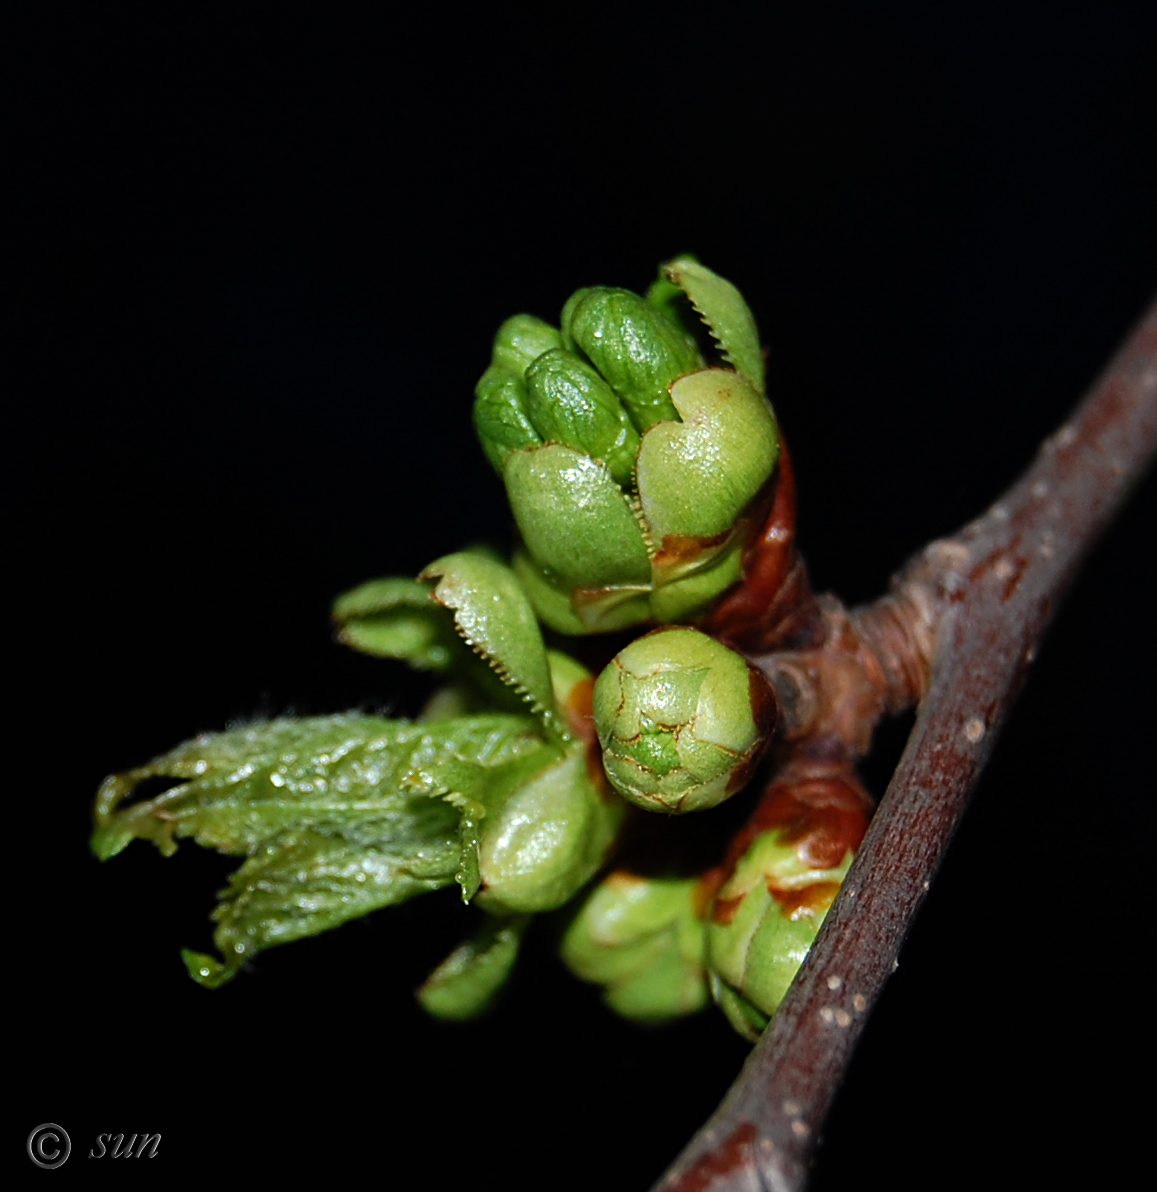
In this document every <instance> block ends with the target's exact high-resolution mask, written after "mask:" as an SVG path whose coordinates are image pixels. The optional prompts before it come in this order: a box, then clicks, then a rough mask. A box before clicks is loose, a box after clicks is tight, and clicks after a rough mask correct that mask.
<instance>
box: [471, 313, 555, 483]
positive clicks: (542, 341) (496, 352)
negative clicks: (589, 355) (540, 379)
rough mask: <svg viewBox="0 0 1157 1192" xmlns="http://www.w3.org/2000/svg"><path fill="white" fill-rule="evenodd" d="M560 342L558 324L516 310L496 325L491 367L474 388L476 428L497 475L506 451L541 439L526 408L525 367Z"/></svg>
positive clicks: (523, 446) (536, 442) (527, 445)
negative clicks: (517, 312) (515, 313)
mask: <svg viewBox="0 0 1157 1192" xmlns="http://www.w3.org/2000/svg"><path fill="white" fill-rule="evenodd" d="M561 346H562V336H561V335H559V333H558V331H557V329H556V328H554V327H552V326H551V325H550V324H549V323H544V322H543V321H542V320H541V319H536V318H535V317H534V316H533V315H515V316H514V317H513V318H510V319H507V320H506V322H505V323H503V324H502V326H501V327H499V328H498V334H497V335H496V336H495V337H494V347H493V350H492V355H491V363H490V367H489V368H488V369H487V370H486V371H485V372H484V373H483V374H482V377H481V379H480V380H479V382H478V384H477V385H476V386H475V388H474V399H475V400H474V429H475V431H476V432H477V434H478V439H479V441H480V442H481V443H482V449H483V450H484V451H485V452H486V458H487V459H488V460H490V462H491V464H492V465H493V466H494V469H495V471H496V472H498V474H499V475H501V474H502V464H503V461H504V460H505V459H506V457H507V456H508V455H509V454H510V452H512V451H515V450H518V449H520V448H525V447H534V446H536V445H537V444H539V443H541V442H542V440H543V437H544V436H543V435H542V434H540V433H539V431H537V430H536V429H535V427H534V424H533V423H532V421H531V419H530V417H529V416H528V414H527V394H526V380H525V377H526V370H527V368H528V367H529V366H530V365H531V364H533V363H534V361H535V360H537V359H538V357H539V356H541V355H542V354H543V353H544V352H550V351H553V350H555V349H556V348H559V347H561Z"/></svg>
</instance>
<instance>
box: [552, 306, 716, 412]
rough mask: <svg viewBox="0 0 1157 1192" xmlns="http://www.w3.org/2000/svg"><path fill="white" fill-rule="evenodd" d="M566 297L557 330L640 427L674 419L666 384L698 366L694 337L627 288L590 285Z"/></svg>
mask: <svg viewBox="0 0 1157 1192" xmlns="http://www.w3.org/2000/svg"><path fill="white" fill-rule="evenodd" d="M576 298H577V301H574V302H573V303H568V305H567V307H566V309H565V313H564V319H563V327H562V333H563V337H564V339H565V340H566V342H567V343H568V344H569V343H573V344H575V345H576V346H577V347H578V348H580V349H581V350H582V351H583V352H584V353H585V355H586V357H587V359H589V360H590V362H591V363H592V364H593V365H594V366H595V368H597V369H598V370H599V372H600V373H601V374H602V375H603V377H605V378H606V380H607V382H608V384H609V385H610V386H611V388H612V389H613V390H614V391H615V392H616V393H617V394H618V395H619V397H620V398H621V399H622V402H623V405H624V406H626V408H627V411H628V412H629V414H630V416H631V419H632V421H633V422H634V424H635V426H636V427H638V429H639V431H640V432H642V431H645V430H646V429H647V428H648V427H650V426H654V424H655V423H656V422H663V421H671V422H677V421H678V419H679V415H678V414H677V413H676V411H675V407H674V406H673V405H672V404H671V397H670V394H669V393H668V388H669V387H670V385H671V384H672V382H674V381H676V380H678V379H679V377H681V376H683V375H684V373H689V372H695V371H697V370H698V369H701V368H702V367H703V357H702V356H701V355H700V354H699V349H698V348H697V347H696V345H695V341H694V339H693V338H691V337H690V336H689V335H688V334H687V333H686V332H684V331H683V330H682V329H681V328H680V327H679V326H677V325H676V324H675V323H674V322H673V321H672V320H671V319H670V318H669V317H668V316H667V315H666V314H664V313H663V312H662V311H661V310H659V309H657V308H656V307H654V306H652V305H651V304H650V303H648V302H647V301H646V300H645V299H643V298H640V297H639V295H638V294H633V293H631V291H630V290H618V289H612V288H610V287H609V286H594V287H592V288H590V289H587V290H582V291H580V292H579V294H578V295H576Z"/></svg>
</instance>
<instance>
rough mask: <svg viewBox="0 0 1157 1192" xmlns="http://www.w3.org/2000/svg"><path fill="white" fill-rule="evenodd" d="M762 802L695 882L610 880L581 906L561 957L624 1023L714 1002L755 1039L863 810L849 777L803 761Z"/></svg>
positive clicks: (853, 842)
mask: <svg viewBox="0 0 1157 1192" xmlns="http://www.w3.org/2000/svg"><path fill="white" fill-rule="evenodd" d="M802 769H803V770H804V771H808V772H805V773H802V774H801V773H798V772H797V773H793V772H791V767H790V766H789V771H788V773H787V774H786V775H784V776H783V777H781V778H780V779H779V780H777V781H776V782H774V783H773V784H772V785H771V787H769V788H768V790H767V791H766V792H765V794H764V795H763V797H762V799H761V801H760V804H759V806H758V809H757V811H756V813H755V815H754V817H753V820H752V822H751V823H750V824H749V825H748V828H747V829H746V830H745V831H744V833H742V834H741V837H740V838H739V839H738V840H737V841H736V842H735V844H734V845H733V847H732V852H731V856H730V857H729V858H728V861H727V862H726V863H725V864H724V865H723V866H721V867H720V868H719V869H717V870H711V871H708V872H707V873H706V874H703V875H702V876H700V877H699V878H674V877H671V878H658V877H647V878H644V877H641V876H638V875H636V874H633V873H628V872H624V871H616V872H614V873H611V874H610V875H608V876H607V877H606V878H604V879H603V880H602V881H601V882H600V883H599V884H598V885H597V886H596V887H595V888H594V890H593V891H591V893H590V894H589V895H588V896H587V898H586V900H585V902H584V903H583V904H582V906H581V907H580V909H579V910H578V912H577V913H576V914H575V915H574V917H573V919H572V921H571V923H570V926H569V928H568V930H567V932H566V934H565V935H564V937H563V942H562V958H563V960H564V961H565V962H566V964H567V965H568V966H569V968H570V969H571V971H572V972H573V973H574V974H575V975H576V976H578V977H581V978H582V979H583V980H585V981H590V982H592V983H594V984H598V985H602V986H603V989H604V994H603V996H604V1000H605V1001H606V1002H607V1004H608V1005H610V1006H611V1007H612V1008H613V1009H614V1010H616V1011H617V1012H618V1013H620V1014H622V1015H624V1016H625V1017H628V1018H636V1019H639V1020H642V1021H647V1022H660V1021H663V1020H667V1019H672V1018H677V1017H680V1016H681V1015H684V1014H688V1013H691V1012H692V1011H694V1010H696V1009H698V1008H699V1007H700V1006H702V1005H704V1004H706V1002H707V1001H708V1000H710V999H713V1000H714V1001H715V1002H716V1003H717V1004H718V1005H719V1007H720V1008H721V1009H722V1010H723V1012H724V1013H725V1014H726V1015H727V1018H728V1020H729V1021H730V1022H731V1024H732V1025H733V1026H734V1027H735V1029H736V1030H737V1031H738V1032H739V1033H740V1034H741V1035H744V1036H745V1037H746V1038H748V1039H755V1038H757V1037H758V1035H759V1033H760V1032H761V1031H762V1030H763V1028H764V1027H765V1026H766V1025H767V1022H768V1020H769V1019H770V1017H771V1016H772V1014H774V1013H775V1011H776V1009H777V1008H778V1007H779V1004H780V1002H781V1001H782V1000H783V998H784V995H785V994H786V993H787V989H788V986H789V985H790V984H791V982H792V979H793V978H794V977H795V974H796V972H797V971H798V970H799V967H800V965H801V964H802V963H803V960H804V957H805V956H806V955H807V952H808V949H809V948H810V947H811V945H812V943H813V942H814V940H815V937H816V935H817V933H818V932H819V929H820V927H821V925H822V924H823V921H824V917H825V916H826V914H827V912H828V910H829V908H830V907H831V904H832V902H833V901H834V899H835V896H836V893H837V891H838V890H839V886H840V883H841V882H842V881H843V879H844V876H845V875H846V874H847V871H848V869H849V867H850V866H851V863H852V860H853V858H854V856H855V853H856V850H857V849H858V848H859V846H860V843H861V841H862V840H863V836H864V832H865V830H866V828H867V824H868V818H869V815H870V813H871V800H870V799H869V798H868V797H867V795H866V794H865V793H864V791H863V789H862V787H861V786H860V785H859V783H858V781H857V780H856V779H855V776H854V775H853V774H852V773H851V771H850V770H849V769H847V768H846V767H843V766H841V765H838V764H833V765H828V764H826V763H822V762H820V763H810V762H805V763H804V764H803V767H802Z"/></svg>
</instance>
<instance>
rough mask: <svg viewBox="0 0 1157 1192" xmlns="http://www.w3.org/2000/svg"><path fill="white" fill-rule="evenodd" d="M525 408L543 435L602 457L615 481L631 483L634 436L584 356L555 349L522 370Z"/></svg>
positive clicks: (623, 413)
mask: <svg viewBox="0 0 1157 1192" xmlns="http://www.w3.org/2000/svg"><path fill="white" fill-rule="evenodd" d="M526 392H527V405H526V409H527V413H528V414H529V415H530V420H531V422H532V423H533V425H534V428H535V430H537V431H538V433H539V434H540V435H541V436H542V438H543V439H544V440H547V441H549V442H554V443H565V444H566V445H567V446H568V447H574V448H576V449H577V450H579V451H582V452H583V453H584V454H586V455H589V456H591V457H592V458H593V459H601V460H602V461H603V462H604V463H605V464H606V465H607V468H608V469H609V471H610V473H611V477H612V478H613V479H614V481H615V483H616V484H619V485H626V484H630V482H631V473H632V472H633V471H634V468H635V456H636V454H637V453H638V450H639V436H638V434H637V432H636V431H635V428H634V426H633V425H632V424H631V420H630V418H628V417H627V411H626V410H625V409H623V406H622V403H621V402H620V401H619V399H618V398H617V397H616V396H615V393H614V391H613V390H612V389H611V387H610V386H609V385H608V384H607V383H606V381H604V380H603V379H602V377H600V376H599V374H598V373H597V372H595V370H594V369H593V368H591V366H590V365H589V364H587V363H586V362H585V361H582V360H580V359H579V358H578V357H577V356H575V355H574V354H573V353H571V352H567V351H564V350H563V349H561V348H559V349H556V350H554V351H550V352H544V353H543V354H542V355H541V356H539V357H538V359H537V360H535V361H534V363H533V364H531V365H530V367H529V368H527V370H526Z"/></svg>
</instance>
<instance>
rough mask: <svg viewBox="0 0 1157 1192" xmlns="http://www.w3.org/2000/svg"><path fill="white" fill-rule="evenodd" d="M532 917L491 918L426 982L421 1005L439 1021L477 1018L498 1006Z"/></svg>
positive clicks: (422, 990)
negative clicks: (498, 999) (499, 996)
mask: <svg viewBox="0 0 1157 1192" xmlns="http://www.w3.org/2000/svg"><path fill="white" fill-rule="evenodd" d="M529 922H530V916H529V915H516V916H514V917H513V918H510V919H499V918H489V917H488V918H487V919H486V920H485V921H484V922H483V923H482V926H481V927H480V928H479V930H478V932H477V933H476V934H475V935H474V936H472V937H471V938H470V939H468V940H467V941H466V942H465V943H463V944H460V945H459V946H458V947H457V948H455V949H454V951H453V952H451V953H450V955H449V956H447V957H446V959H445V960H443V961H442V963H441V964H440V965H438V967H437V968H436V969H435V970H434V971H433V972H432V973H431V974H430V975H429V977H427V978H426V980H425V982H424V983H423V984H422V987H421V988H420V989H419V990H418V993H417V997H418V1001H419V1002H421V1003H422V1007H423V1008H424V1009H425V1010H426V1011H427V1012H428V1013H430V1014H433V1015H434V1017H435V1018H448V1019H452V1020H455V1021H460V1020H462V1019H466V1018H476V1017H477V1016H478V1015H479V1014H483V1013H485V1012H486V1011H487V1010H488V1009H490V1007H491V1006H492V1005H493V1003H494V999H495V998H496V997H497V996H498V993H499V991H500V990H501V989H502V986H503V985H505V984H506V981H507V979H508V978H509V977H510V974H511V972H512V971H513V970H514V962H515V960H517V959H518V948H519V945H520V944H521V942H522V934H523V932H524V931H525V930H526V925H527V924H528V923H529Z"/></svg>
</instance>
